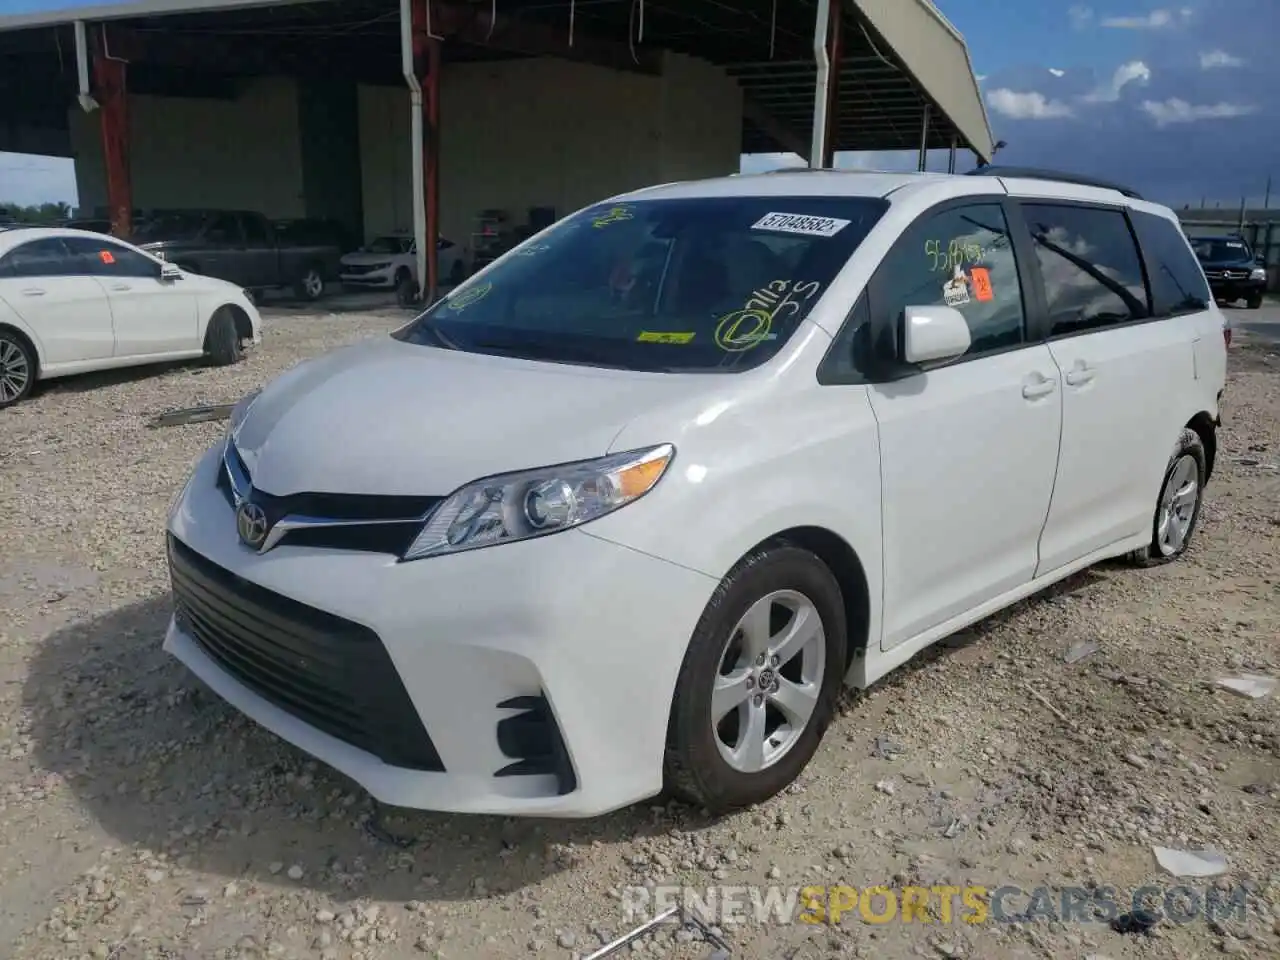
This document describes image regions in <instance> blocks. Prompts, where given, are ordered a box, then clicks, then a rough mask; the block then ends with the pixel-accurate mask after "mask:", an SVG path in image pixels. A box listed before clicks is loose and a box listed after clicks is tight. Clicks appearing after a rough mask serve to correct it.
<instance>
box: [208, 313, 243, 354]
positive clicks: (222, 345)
mask: <svg viewBox="0 0 1280 960" xmlns="http://www.w3.org/2000/svg"><path fill="white" fill-rule="evenodd" d="M204 354H205V356H206V357H208V358H209V362H210V363H212V364H213V365H214V366H216V367H229V366H231V364H233V363H239V362H240V359H241V358H242V357H243V356H244V351H242V350H241V349H240V332H239V331H238V330H236V318H235V317H233V316H232V315H231V311H230V310H228V309H227V308H226V307H219V308H218V309H217V310H216V311H215V312H214V314H213V317H212V318H210V320H209V326H208V328H207V329H206V330H205V332H204Z"/></svg>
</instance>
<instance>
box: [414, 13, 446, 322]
mask: <svg viewBox="0 0 1280 960" xmlns="http://www.w3.org/2000/svg"><path fill="white" fill-rule="evenodd" d="M430 2H431V0H414V2H413V66H414V72H415V73H416V74H417V77H418V83H419V84H421V86H422V166H423V175H422V179H423V185H424V190H423V193H424V197H423V200H424V204H425V206H426V208H427V209H426V219H427V250H426V254H427V256H426V267H427V276H426V283H425V285H422V283H421V281H419V284H420V285H422V296H423V302H424V304H426V305H430V304H432V303H435V301H436V297H437V296H438V295H439V290H440V254H439V250H440V60H441V56H440V39H439V36H438V35H437V34H434V33H433V32H432V30H431V29H430V17H429V16H428V13H427V4H428V3H430Z"/></svg>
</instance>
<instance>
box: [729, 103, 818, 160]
mask: <svg viewBox="0 0 1280 960" xmlns="http://www.w3.org/2000/svg"><path fill="white" fill-rule="evenodd" d="M742 116H743V117H744V118H745V119H747V120H750V121H751V122H752V123H753V124H755V126H756V127H757V128H759V130H760V132H761V133H763V134H765V135H766V136H768V137H769V139H771V140H773V141H774V142H775V143H776V144H777V145H778V146H780V147H782V149H783V150H786V151H788V152H790V153H794V154H796V155H797V156H799V157H800V158H801V159H802V160H804V161H805V162H806V163H807V162H808V161H809V144H808V143H806V142H805V139H804V137H802V136H801V135H800V134H799V133H797V132H796V131H795V130H793V129H792V127H791V125H790V124H787V123H783V122H782V121H781V120H779V119H778V118H777V117H775V116H774V115H773V114H772V113H770V112H769V111H768V110H767V109H765V108H764V107H763V106H761V105H760V104H759V103H757V102H756V101H755V100H754V99H752V98H751V97H749V96H746V95H744V96H743V98H742Z"/></svg>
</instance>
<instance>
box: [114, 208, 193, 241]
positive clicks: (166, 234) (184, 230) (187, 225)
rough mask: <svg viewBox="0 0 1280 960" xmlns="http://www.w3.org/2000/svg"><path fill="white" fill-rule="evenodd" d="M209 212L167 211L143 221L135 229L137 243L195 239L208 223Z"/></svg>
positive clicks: (134, 236)
mask: <svg viewBox="0 0 1280 960" xmlns="http://www.w3.org/2000/svg"><path fill="white" fill-rule="evenodd" d="M208 221H209V215H208V214H207V213H197V212H192V213H166V214H161V215H160V216H158V217H153V218H152V219H150V220H146V221H144V222H143V223H141V224H140V225H139V226H138V228H137V230H135V231H134V235H133V240H134V242H136V243H146V242H147V241H148V240H194V239H195V238H196V237H198V236H199V235H200V231H201V230H202V229H203V228H204V225H205V224H206V223H208Z"/></svg>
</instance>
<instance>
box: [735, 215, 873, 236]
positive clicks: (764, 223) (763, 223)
mask: <svg viewBox="0 0 1280 960" xmlns="http://www.w3.org/2000/svg"><path fill="white" fill-rule="evenodd" d="M850 223H852V221H851V220H839V219H837V218H835V217H813V216H809V215H808V214H803V213H766V214H765V215H764V216H763V217H761V218H760V219H759V220H757V221H756V222H755V223H754V224H752V226H751V229H752V230H773V231H776V232H778V233H798V234H801V235H802V236H806V237H834V236H835V235H836V234H837V233H839V232H840V231H841V230H843V229H844V228H845V227H847V226H848V225H849V224H850Z"/></svg>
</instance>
